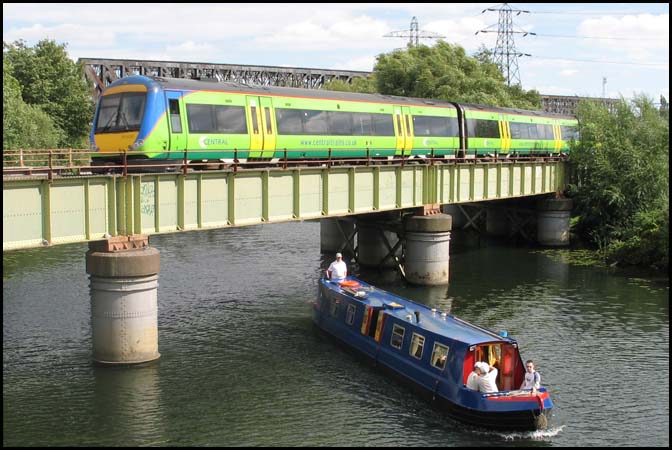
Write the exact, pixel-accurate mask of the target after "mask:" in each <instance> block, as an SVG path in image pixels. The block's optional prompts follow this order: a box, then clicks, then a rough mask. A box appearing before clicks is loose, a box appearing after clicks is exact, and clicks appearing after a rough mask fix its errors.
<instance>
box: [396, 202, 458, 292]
mask: <svg viewBox="0 0 672 450" xmlns="http://www.w3.org/2000/svg"><path fill="white" fill-rule="evenodd" d="M451 229H452V217H451V216H450V215H448V214H434V215H428V216H407V217H406V220H405V222H404V230H405V237H406V260H405V266H404V270H405V272H406V280H407V281H409V282H410V283H414V284H420V285H429V286H431V285H440V284H448V280H449V273H450V270H449V269H450V230H451Z"/></svg>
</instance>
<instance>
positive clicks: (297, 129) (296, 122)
mask: <svg viewBox="0 0 672 450" xmlns="http://www.w3.org/2000/svg"><path fill="white" fill-rule="evenodd" d="M302 116H303V111H301V110H299V109H280V108H275V120H276V122H277V124H278V125H277V126H278V134H303V120H302V119H301V118H302Z"/></svg>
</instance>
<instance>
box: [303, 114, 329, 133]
mask: <svg viewBox="0 0 672 450" xmlns="http://www.w3.org/2000/svg"><path fill="white" fill-rule="evenodd" d="M303 129H304V131H305V132H306V134H329V123H328V122H327V112H326V111H311V110H305V111H303Z"/></svg>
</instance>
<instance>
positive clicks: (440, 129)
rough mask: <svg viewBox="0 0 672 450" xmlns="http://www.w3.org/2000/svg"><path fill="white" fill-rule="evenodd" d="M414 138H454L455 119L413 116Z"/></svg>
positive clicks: (455, 133) (455, 131)
mask: <svg viewBox="0 0 672 450" xmlns="http://www.w3.org/2000/svg"><path fill="white" fill-rule="evenodd" d="M413 130H414V131H415V135H416V136H437V137H456V136H457V135H458V134H457V118H452V117H431V116H413Z"/></svg>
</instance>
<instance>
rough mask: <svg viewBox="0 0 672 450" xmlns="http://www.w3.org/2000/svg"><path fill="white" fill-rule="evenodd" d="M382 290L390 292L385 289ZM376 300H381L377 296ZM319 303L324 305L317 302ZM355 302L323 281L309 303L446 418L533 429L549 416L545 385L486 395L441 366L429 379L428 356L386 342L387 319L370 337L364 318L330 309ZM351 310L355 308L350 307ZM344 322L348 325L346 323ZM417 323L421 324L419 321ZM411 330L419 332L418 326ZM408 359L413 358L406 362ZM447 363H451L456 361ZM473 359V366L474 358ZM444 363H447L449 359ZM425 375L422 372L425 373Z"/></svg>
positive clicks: (345, 342) (342, 338) (333, 332)
mask: <svg viewBox="0 0 672 450" xmlns="http://www.w3.org/2000/svg"><path fill="white" fill-rule="evenodd" d="M376 292H382V293H384V291H379V290H377V291H376ZM385 294H387V295H390V296H392V295H391V294H389V293H385ZM378 300H380V296H379V297H378ZM391 301H393V304H394V305H396V306H401V305H398V304H396V303H394V301H399V302H402V301H403V300H400V299H399V298H398V297H395V298H393V299H391ZM321 302H322V306H320V303H321ZM354 302H362V303H366V302H367V301H366V300H362V299H361V298H357V297H355V296H353V295H352V292H350V293H348V292H344V291H343V290H341V289H339V287H338V286H332V285H331V284H327V283H321V285H320V292H319V293H318V300H317V301H316V302H314V304H313V322H314V324H315V326H316V327H317V328H318V329H319V330H320V331H321V332H322V333H324V334H326V335H328V336H329V337H331V338H333V339H334V340H335V341H336V342H338V343H339V344H340V345H341V346H342V347H344V348H347V349H349V350H352V351H354V352H355V353H356V354H359V355H361V356H363V357H364V358H365V359H366V360H367V361H368V362H370V363H371V364H372V365H374V366H376V367H377V368H378V369H380V370H382V371H383V372H385V373H386V374H389V375H391V376H392V377H393V378H395V379H397V380H399V381H401V382H402V383H403V384H405V385H407V386H409V387H411V388H412V389H413V391H415V392H416V393H417V394H419V396H420V397H422V398H424V399H426V400H428V401H429V402H431V403H432V405H433V406H435V407H437V408H438V409H440V410H443V411H445V412H446V413H447V414H448V415H449V416H450V417H452V418H454V419H456V420H458V421H460V422H462V423H466V424H470V425H473V426H476V427H484V428H488V429H495V430H511V431H513V430H520V431H523V430H537V429H540V428H546V427H547V426H548V418H550V412H551V411H552V406H553V404H552V402H551V399H550V397H549V395H548V393H547V392H546V389H545V388H543V387H542V388H541V389H540V391H539V393H538V394H537V395H535V396H533V395H531V393H529V392H527V391H502V392H500V393H496V394H484V393H480V392H477V391H473V390H470V389H467V388H466V387H465V386H464V385H463V384H461V383H462V381H461V380H460V381H457V380H455V378H456V375H455V374H452V375H451V377H452V378H451V377H449V376H448V374H447V373H446V374H444V371H439V370H438V369H436V370H435V373H434V374H432V375H431V378H427V377H426V376H425V375H426V374H427V373H429V372H432V367H431V366H429V367H427V366H428V364H427V362H426V358H425V359H418V360H415V359H412V358H409V357H408V355H406V353H407V352H405V351H402V352H400V351H399V350H396V349H393V348H392V347H390V345H389V342H390V341H389V339H388V338H387V336H388V334H386V332H385V331H384V330H385V329H386V328H390V327H386V325H385V320H382V322H383V326H380V325H379V327H378V328H379V330H378V331H377V332H376V333H375V338H374V333H367V334H365V333H364V331H365V330H364V328H365V326H362V325H361V324H362V322H356V321H353V319H352V315H351V316H345V315H341V316H339V315H338V313H337V308H334V303H337V304H340V305H344V306H348V307H349V306H351V305H352V304H353V303H354ZM368 303H369V306H370V305H371V304H372V303H374V300H371V301H369V302H368ZM360 306H361V305H360ZM406 306H409V307H412V309H413V310H417V309H418V308H419V307H420V305H417V304H413V305H406ZM353 310H355V309H354V308H353ZM356 311H357V312H358V313H359V309H356ZM421 314H425V312H424V311H423V312H421ZM381 315H382V314H381ZM348 317H349V319H348ZM423 317H424V316H423ZM407 318H409V319H412V318H410V317H407ZM362 320H363V319H362ZM393 320H394V318H393V317H390V318H388V321H389V322H391V323H395V322H393ZM424 320H427V319H424ZM349 321H350V322H349ZM411 321H412V320H411ZM348 323H349V324H350V326H347V325H344V324H348ZM396 323H397V324H398V323H403V322H396ZM417 325H418V326H419V325H420V322H418V324H417ZM360 329H361V332H360ZM414 330H415V331H420V328H415V329H414ZM414 334H415V333H414ZM378 336H380V338H379V337H378ZM383 336H385V337H383ZM426 339H427V340H430V339H432V337H430V336H429V335H428V336H427V338H426ZM437 342H438V341H437ZM514 342H515V341H514ZM456 343H457V341H453V344H454V345H453V349H455V350H451V351H454V352H457V351H458V350H457V349H456ZM465 345H466V344H465ZM466 346H467V347H469V346H468V345H466ZM465 350H466V349H465ZM404 355H406V356H404ZM395 358H396V359H395ZM403 358H406V359H405V360H404V359H403ZM409 361H411V363H410V365H409ZM451 364H453V365H454V364H455V362H454V360H453V362H452V363H451ZM471 364H472V366H473V363H471ZM465 365H466V363H465ZM447 366H450V364H448V365H447ZM470 367H471V366H470ZM427 369H429V370H427ZM434 369H435V368H434ZM446 369H448V367H446ZM453 369H457V371H458V372H459V370H461V366H460V368H453ZM439 372H440V373H439ZM467 373H468V372H467ZM423 376H425V377H424V378H423ZM458 378H459V376H458ZM452 380H455V381H452Z"/></svg>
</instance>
